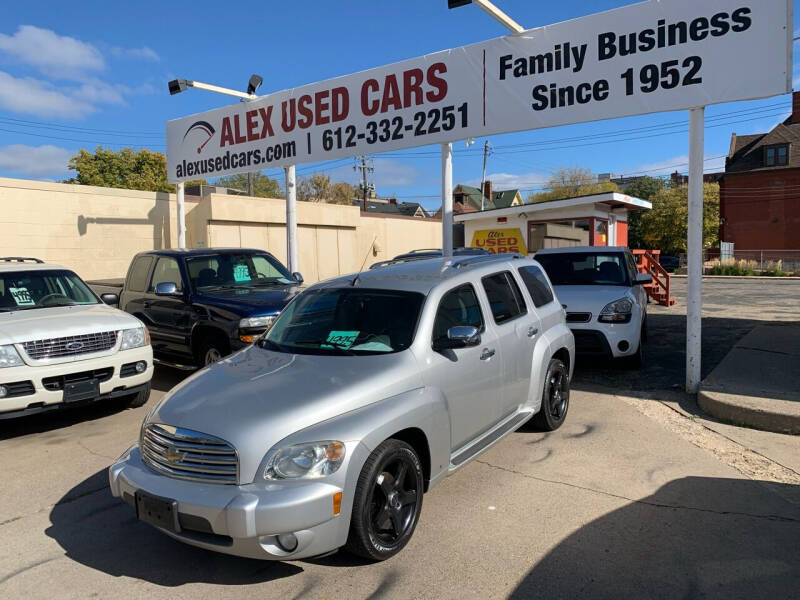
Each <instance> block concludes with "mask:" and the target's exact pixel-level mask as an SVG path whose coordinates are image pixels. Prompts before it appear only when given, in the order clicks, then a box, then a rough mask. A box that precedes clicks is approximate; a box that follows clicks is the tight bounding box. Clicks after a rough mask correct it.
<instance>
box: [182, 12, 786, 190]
mask: <svg viewBox="0 0 800 600" xmlns="http://www.w3.org/2000/svg"><path fill="white" fill-rule="evenodd" d="M792 11H793V4H792V0H703V1H702V2H698V1H697V0H660V1H658V0H651V1H649V2H642V3H639V4H634V5H631V6H626V7H623V8H620V9H616V10H612V11H608V12H604V13H599V14H596V15H591V16H587V17H583V18H580V19H575V20H572V21H566V22H564V23H559V24H556V25H550V26H547V27H541V28H538V29H532V30H530V31H526V32H523V33H521V34H518V35H511V36H507V37H503V38H498V39H494V40H490V41H488V42H483V43H479V44H473V45H470V46H464V47H461V48H456V49H453V50H445V51H443V52H437V53H435V54H429V55H426V56H423V57H420V58H415V59H411V60H407V61H403V62H400V63H395V64H393V65H389V66H385V67H379V68H376V69H370V70H368V71H363V72H361V73H356V74H353V75H346V76H344V77H339V78H336V79H331V80H328V81H324V82H321V83H315V84H311V85H306V86H302V87H299V88H294V89H291V90H285V91H282V92H276V93H274V94H269V95H267V96H263V97H261V98H259V99H257V100H252V101H249V102H241V103H238V104H234V105H231V106H226V107H224V108H220V109H217V110H212V111H209V112H206V113H202V114H198V115H194V116H191V117H186V118H182V119H176V120H174V121H170V122H168V123H167V168H168V176H169V179H170V181H187V180H190V179H198V178H205V177H214V176H218V175H224V174H228V173H237V172H244V171H257V170H260V169H264V168H269V167H281V166H287V165H292V164H301V163H307V162H319V161H325V160H330V159H335V158H341V157H347V156H355V155H359V154H373V153H378V152H385V151H389V150H398V149H402V148H410V147H415V146H423V145H427V144H434V143H441V142H448V141H453V140H458V139H465V138H468V137H481V136H486V135H493V134H500V133H508V132H513V131H522V130H528V129H537V128H542V127H553V126H557V125H566V124H570V123H581V122H587V121H596V120H601V119H611V118H616V117H625V116H630V115H639V114H646V113H653V112H662V111H670V110H682V109H688V108H694V107H699V106H706V105H709V104H717V103H721V102H732V101H737V100H749V99H755V98H765V97H769V96H776V95H779V94H785V93H788V92H791V89H792V28H791V24H792V23H793V17H792Z"/></svg>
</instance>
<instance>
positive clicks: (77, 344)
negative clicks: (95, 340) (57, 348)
mask: <svg viewBox="0 0 800 600" xmlns="http://www.w3.org/2000/svg"><path fill="white" fill-rule="evenodd" d="M83 346H84V344H83V342H70V343H69V344H67V345H65V346H64V348H65V349H67V350H70V351H74V350H80V349H81V348H83Z"/></svg>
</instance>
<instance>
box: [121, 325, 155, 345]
mask: <svg viewBox="0 0 800 600" xmlns="http://www.w3.org/2000/svg"><path fill="white" fill-rule="evenodd" d="M149 345H150V332H149V331H147V327H135V328H133V329H123V330H122V344H121V345H120V347H119V349H120V350H130V349H132V348H141V347H142V346H149Z"/></svg>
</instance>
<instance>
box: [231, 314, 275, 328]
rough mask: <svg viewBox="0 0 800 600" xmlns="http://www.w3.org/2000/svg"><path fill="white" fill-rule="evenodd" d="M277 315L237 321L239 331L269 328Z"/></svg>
mask: <svg viewBox="0 0 800 600" xmlns="http://www.w3.org/2000/svg"><path fill="white" fill-rule="evenodd" d="M277 318H278V315H266V316H264V317H250V318H249V319H242V320H241V321H239V328H240V329H259V328H261V327H271V326H272V324H273V323H274V322H275V319H277Z"/></svg>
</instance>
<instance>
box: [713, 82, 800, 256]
mask: <svg viewBox="0 0 800 600" xmlns="http://www.w3.org/2000/svg"><path fill="white" fill-rule="evenodd" d="M719 183H720V228H719V237H720V240H721V241H723V242H733V243H734V244H735V248H736V250H737V251H739V250H796V249H800V92H795V93H794V95H793V97H792V115H791V116H790V117H789V118H788V119H786V120H785V121H784V122H783V123H779V124H778V125H776V126H775V127H774V128H773V129H772V131H770V132H768V133H759V134H756V135H740V136H737V135H736V134H735V133H734V134H733V135H732V136H731V147H730V152H729V154H728V157H727V158H726V160H725V174H724V175H723V177H722V179H721V180H720V182H719Z"/></svg>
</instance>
